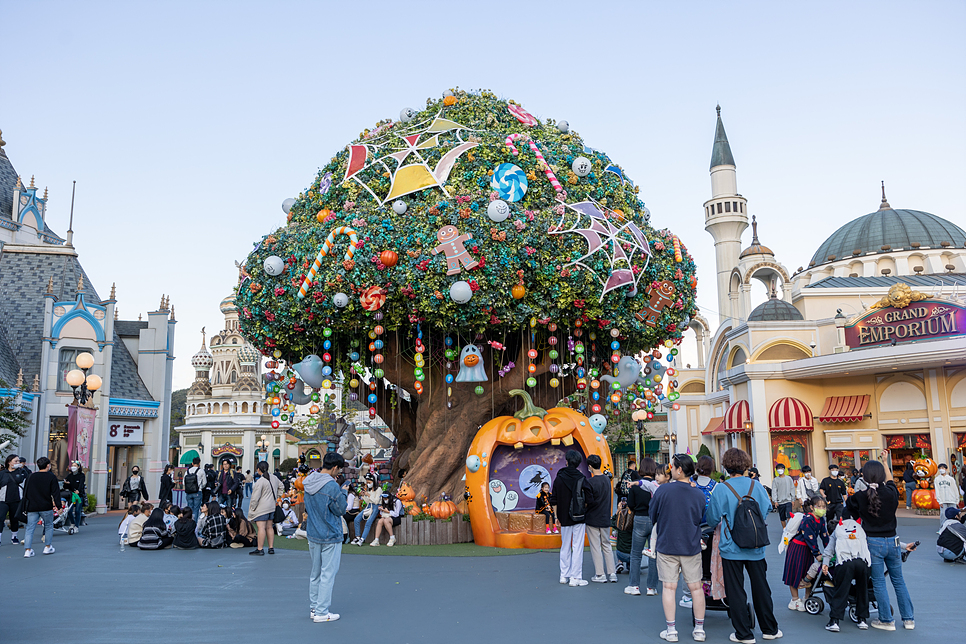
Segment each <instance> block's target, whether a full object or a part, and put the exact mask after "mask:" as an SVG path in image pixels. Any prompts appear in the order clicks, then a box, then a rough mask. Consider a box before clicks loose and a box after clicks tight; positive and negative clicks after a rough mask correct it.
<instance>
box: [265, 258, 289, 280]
mask: <svg viewBox="0 0 966 644" xmlns="http://www.w3.org/2000/svg"><path fill="white" fill-rule="evenodd" d="M262 266H263V267H264V269H265V272H266V273H268V274H269V275H271V276H272V277H274V276H276V275H281V274H282V271H284V270H285V262H284V261H282V258H281V257H279V256H278V255H271V256H269V257H266V258H265V262H264V263H263V264H262Z"/></svg>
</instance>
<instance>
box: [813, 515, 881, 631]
mask: <svg viewBox="0 0 966 644" xmlns="http://www.w3.org/2000/svg"><path fill="white" fill-rule="evenodd" d="M822 554H823V555H824V557H823V559H822V572H824V573H825V574H826V575H827V574H829V572H828V570H829V562H830V561H831V559H832V557H833V555H834V557H835V570H834V571H833V575H834V579H835V588H834V589H833V590H832V592H831V597H828V600H829V618H830V619H829V621H828V624H826V626H825V630H827V631H831V632H833V633H838V632H839V621H840V620H841V619H842V618H844V617H845V609H846V607H847V606H848V603H849V592H850V591H851V589H852V585H853V582H854V584H855V616H856V617H857V618H858V620H859V622H858V624H857V626H858V627H859V628H860V629H861V630H863V631H864V630H868V628H869V623H868V621H867V620H868V619H869V568H870V566H871V565H872V556H871V555H870V554H869V542H868V540H867V539H866V536H865V530H863V529H862V525H861V524H860V523H859V522H858V521H853V520H852V519H845V520H844V521H843V520H841V519H840V520H839V522H838V525H837V526H835V531H834V532H833V533H832V536H831V538H830V539H829V542H828V546H826V547H825V552H824V553H822Z"/></svg>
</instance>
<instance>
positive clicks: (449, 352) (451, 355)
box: [446, 349, 456, 360]
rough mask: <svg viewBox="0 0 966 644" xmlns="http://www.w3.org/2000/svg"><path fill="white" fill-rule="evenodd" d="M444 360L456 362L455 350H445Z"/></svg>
mask: <svg viewBox="0 0 966 644" xmlns="http://www.w3.org/2000/svg"><path fill="white" fill-rule="evenodd" d="M446 359H447V360H456V350H455V349H447V350H446Z"/></svg>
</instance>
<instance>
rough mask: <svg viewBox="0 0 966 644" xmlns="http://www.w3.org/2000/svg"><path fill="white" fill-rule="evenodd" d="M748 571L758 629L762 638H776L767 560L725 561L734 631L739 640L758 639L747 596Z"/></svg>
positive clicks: (723, 564) (725, 577)
mask: <svg viewBox="0 0 966 644" xmlns="http://www.w3.org/2000/svg"><path fill="white" fill-rule="evenodd" d="M746 570H747V571H748V582H749V585H750V586H751V603H752V605H753V606H754V607H755V615H756V616H757V617H758V626H759V627H760V628H761V632H762V633H763V634H765V635H774V634H776V633H777V632H778V620H777V619H775V606H774V604H773V603H772V599H771V588H769V587H768V564H766V563H765V560H764V559H754V560H745V559H722V560H721V571H722V573H724V585H725V594H726V595H727V596H728V605H729V606H731V607H732V609H731V610H730V611H728V613H729V615H730V616H731V625H732V626H734V627H735V635H737V636H738V639H739V640H750V639H754V637H755V634H754V632H752V630H751V615H750V614H749V611H748V607H747V604H748V595H747V594H746V593H745V571H746Z"/></svg>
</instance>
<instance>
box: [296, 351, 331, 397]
mask: <svg viewBox="0 0 966 644" xmlns="http://www.w3.org/2000/svg"><path fill="white" fill-rule="evenodd" d="M292 369H294V370H295V373H297V374H298V375H299V376H300V377H301V378H302V380H304V381H305V384H307V385H308V386H309V387H312V389H320V388H321V387H322V382H323V381H324V380H325V376H323V375H322V358H320V357H319V356H317V355H315V354H312V355H310V356H305V357H304V358H303V359H302V362H300V363H298V364H294V365H292Z"/></svg>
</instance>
